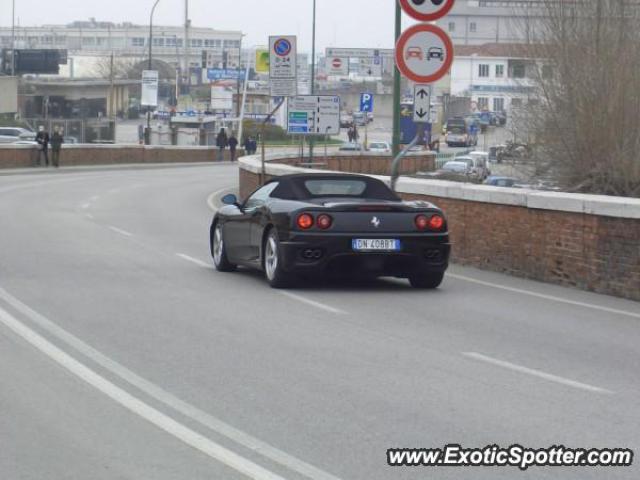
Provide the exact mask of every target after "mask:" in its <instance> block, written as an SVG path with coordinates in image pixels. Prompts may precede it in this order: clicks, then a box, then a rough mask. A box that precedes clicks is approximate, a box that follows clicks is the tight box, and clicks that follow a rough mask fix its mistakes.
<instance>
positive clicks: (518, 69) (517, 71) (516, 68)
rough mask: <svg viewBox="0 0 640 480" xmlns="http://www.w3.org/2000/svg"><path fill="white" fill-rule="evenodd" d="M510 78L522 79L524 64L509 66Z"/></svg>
mask: <svg viewBox="0 0 640 480" xmlns="http://www.w3.org/2000/svg"><path fill="white" fill-rule="evenodd" d="M510 74H511V75H510V76H511V78H524V77H525V66H524V63H515V62H514V63H513V64H512V65H511V72H510Z"/></svg>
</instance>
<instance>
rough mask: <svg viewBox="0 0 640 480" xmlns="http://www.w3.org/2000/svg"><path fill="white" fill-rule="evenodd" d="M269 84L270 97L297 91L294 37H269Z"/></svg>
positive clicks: (290, 94) (283, 95) (294, 93)
mask: <svg viewBox="0 0 640 480" xmlns="http://www.w3.org/2000/svg"><path fill="white" fill-rule="evenodd" d="M269 84H270V94H271V96H272V97H293V96H295V95H297V93H298V81H297V46H296V37H295V36H291V35H276V36H272V37H269Z"/></svg>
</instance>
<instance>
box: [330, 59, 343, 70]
mask: <svg viewBox="0 0 640 480" xmlns="http://www.w3.org/2000/svg"><path fill="white" fill-rule="evenodd" d="M332 65H333V68H340V67H341V66H342V60H340V59H339V58H334V59H333V63H332Z"/></svg>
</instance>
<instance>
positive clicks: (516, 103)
mask: <svg viewBox="0 0 640 480" xmlns="http://www.w3.org/2000/svg"><path fill="white" fill-rule="evenodd" d="M511 106H512V107H521V106H522V99H521V98H512V99H511Z"/></svg>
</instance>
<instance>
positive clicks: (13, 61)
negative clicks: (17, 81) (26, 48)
mask: <svg viewBox="0 0 640 480" xmlns="http://www.w3.org/2000/svg"><path fill="white" fill-rule="evenodd" d="M11 75H12V76H14V77H15V75H16V0H13V2H12V10H11Z"/></svg>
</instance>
